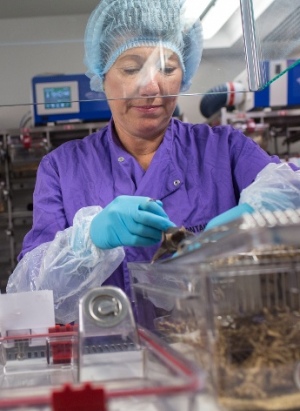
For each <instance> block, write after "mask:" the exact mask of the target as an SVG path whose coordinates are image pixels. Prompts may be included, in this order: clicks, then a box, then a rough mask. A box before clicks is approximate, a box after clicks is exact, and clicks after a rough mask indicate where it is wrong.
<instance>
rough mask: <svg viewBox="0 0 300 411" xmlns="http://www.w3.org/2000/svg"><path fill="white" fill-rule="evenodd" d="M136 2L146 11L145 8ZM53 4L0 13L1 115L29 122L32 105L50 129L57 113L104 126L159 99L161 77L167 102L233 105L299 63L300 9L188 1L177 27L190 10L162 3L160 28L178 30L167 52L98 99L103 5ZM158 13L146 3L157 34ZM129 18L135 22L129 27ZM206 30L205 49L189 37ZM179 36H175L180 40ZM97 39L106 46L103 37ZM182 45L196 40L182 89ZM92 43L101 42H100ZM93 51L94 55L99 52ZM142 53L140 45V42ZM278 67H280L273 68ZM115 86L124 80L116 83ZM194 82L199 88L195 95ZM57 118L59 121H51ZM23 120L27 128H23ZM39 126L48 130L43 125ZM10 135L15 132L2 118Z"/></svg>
mask: <svg viewBox="0 0 300 411" xmlns="http://www.w3.org/2000/svg"><path fill="white" fill-rule="evenodd" d="M156 1H158V0H156ZM135 2H136V3H135V4H137V3H138V2H139V0H135ZM44 3H45V2H39V1H38V0H29V1H28V2H27V3H26V6H25V5H24V6H23V3H22V6H20V4H19V2H18V1H17V0H12V1H10V2H1V3H0V23H1V24H0V52H1V61H0V69H1V77H0V107H3V108H5V107H10V106H13V107H23V108H22V110H21V109H16V110H17V111H19V112H20V111H22V112H23V114H24V115H25V113H26V106H27V105H28V106H30V107H28V110H27V111H34V114H35V115H36V116H38V120H39V119H40V117H41V118H42V121H41V123H42V124H44V123H49V122H52V121H55V114H56V113H60V114H64V113H65V114H66V118H67V119H68V120H80V121H93V120H95V118H94V117H95V112H97V113H99V112H101V115H100V117H98V118H97V120H100V121H102V120H107V119H108V118H109V117H110V111H109V108H108V104H107V99H109V100H114V99H116V100H119V99H120V98H122V99H126V98H132V97H136V96H140V95H141V94H142V93H144V94H145V93H146V96H148V95H153V94H156V93H157V90H155V82H154V81H153V80H154V79H155V78H156V76H157V75H158V74H159V73H163V75H161V79H160V85H161V87H160V88H161V90H160V91H159V93H160V95H162V96H174V98H175V97H176V96H177V95H180V96H181V97H182V98H189V99H190V101H192V100H191V97H192V96H193V97H195V96H203V95H204V94H206V95H207V94H218V93H223V94H224V93H226V94H227V95H230V94H232V92H233V91H234V92H235V94H240V95H242V94H245V92H249V91H255V90H259V89H262V88H264V87H265V86H266V85H267V84H269V83H270V82H272V81H274V80H275V79H277V78H278V77H279V76H281V75H282V73H284V72H286V71H287V70H288V69H290V68H292V67H293V66H295V65H297V64H298V61H299V38H300V33H299V29H298V24H297V21H298V20H297V16H298V14H299V10H300V6H298V5H297V4H298V2H297V1H294V0H213V1H212V0H184V2H183V5H182V6H181V11H180V16H179V17H180V18H178V19H177V20H178V21H177V22H176V18H175V17H174V16H176V5H178V4H179V3H182V1H179V0H168V1H167V2H162V4H163V7H165V9H164V10H163V12H162V15H163V16H164V18H163V19H160V15H158V16H156V20H157V21H159V22H161V21H164V22H168V18H169V19H170V21H172V24H168V25H167V29H168V30H167V31H166V32H161V34H160V37H159V38H160V39H161V45H160V46H158V47H156V48H153V49H151V52H149V50H148V54H147V53H146V55H144V56H143V57H142V58H141V59H140V60H139V62H136V61H133V60H132V59H134V58H135V57H132V58H131V57H130V58H129V59H128V60H127V61H126V60H125V61H122V60H121V63H122V64H121V66H120V65H119V66H117V69H118V70H117V72H118V73H120V72H121V71H122V70H123V77H120V79H119V82H120V83H121V85H120V84H119V85H118V87H116V85H115V84H113V83H112V86H111V87H110V88H109V87H108V85H107V89H106V90H105V92H106V93H104V92H102V91H99V90H98V91H97V88H96V91H95V90H94V91H93V90H91V89H90V79H89V78H88V77H87V76H86V74H85V73H86V72H87V66H86V64H85V63H84V57H85V47H84V43H85V42H84V36H85V30H86V26H87V22H88V20H89V17H90V15H91V13H92V12H93V10H94V9H95V8H96V7H97V6H98V4H99V0H88V1H85V2H81V1H73V2H71V4H70V2H67V1H66V0H62V1H58V0H54V2H52V3H51V7H50V6H49V4H47V3H45V4H44ZM154 3H155V4H156V2H153V1H148V2H144V3H143V4H144V5H145V4H147V7H148V8H149V12H148V17H149V21H150V22H151V24H152V22H153V21H155V19H154V16H153V14H152V11H153V10H152V7H153V5H154ZM109 4H112V3H111V2H109ZM122 4H123V3H122ZM126 4H127V3H126ZM135 9H138V8H137V7H135ZM124 10H125V9H124ZM170 10H171V12H170ZM120 12H123V8H122V10H120ZM124 13H125V12H124ZM172 13H173V14H172ZM119 14H120V13H119ZM135 16H138V17H137V18H136V26H137V27H140V26H141V24H140V23H142V22H143V21H141V19H139V17H140V15H139V13H138V12H136V14H135ZM125 17H126V13H125V14H124V19H125V21H126V18H125ZM173 17H174V18H173ZM177 17H178V13H177ZM220 17H221V18H220ZM199 20H201V24H202V37H203V38H202V40H201V36H200V35H199V32H197V30H194V32H193V34H192V35H190V36H189V34H188V33H190V28H191V27H193V25H195V24H196V23H197V22H198V21H199ZM97 21H98V20H97ZM144 23H145V24H146V23H147V21H144ZM121 26H122V27H121V30H120V32H119V35H120V36H121V37H122V38H123V39H124V38H125V40H126V41H127V42H128V41H129V40H130V38H129V37H130V36H129V37H128V33H129V32H131V31H132V28H133V25H132V24H129V25H127V26H126V25H125V24H122V25H121ZM151 28H152V29H153V27H151ZM169 29H170V30H169ZM171 29H172V30H173V33H171V34H170V32H171V31H172V30H171ZM174 29H175V30H174ZM91 31H93V30H91ZM93 33H94V37H95V41H96V44H97V42H98V37H99V35H98V33H97V30H94V32H93ZM176 33H177V34H176ZM177 35H179V37H180V36H183V38H184V39H185V40H187V41H186V43H185V44H186V46H185V48H184V49H183V51H182V52H180V53H181V54H180V53H179V54H180V55H181V58H182V60H183V62H184V64H185V74H184V81H183V82H181V81H180V80H179V81H174V80H176V79H177V80H178V77H180V71H181V69H180V70H178V69H177V68H178V66H179V67H181V64H180V62H178V60H176V59H175V60H172V58H171V57H170V55H168V53H167V51H166V47H165V46H167V45H168V46H169V47H171V50H173V49H176V47H177V43H176V42H177V40H176V39H175V38H177V37H176V36H177ZM120 36H119V37H120ZM119 37H118V38H119ZM87 38H88V39H91V37H90V36H88V37H87ZM139 38H140V37H139ZM145 39H146V40H147V41H148V37H147V36H146V37H144V40H143V41H145V42H146V43H147V41H146V40H145ZM125 40H124V41H125ZM126 41H125V42H126ZM201 41H203V52H202V57H201V63H200V65H199V68H198V69H195V71H193V67H194V66H195V64H196V66H197V58H199V52H198V51H197V50H198V46H199V44H200V43H201ZM112 42H113V40H112V38H110V37H109V36H108V39H107V40H106V39H105V41H104V44H106V45H108V46H109V48H112V49H116V48H118V47H117V46H120V45H116V44H115V43H113V46H112ZM189 43H191V47H189V46H188V45H189ZM91 44H93V47H94V43H91ZM135 44H137V45H140V43H139V41H137V43H135ZM143 44H144V43H143ZM121 46H122V45H121ZM93 47H92V51H91V53H90V58H91V60H92V63H93V64H92V65H95V64H96V66H97V64H98V62H99V61H98V60H99V59H98V57H97V56H98V54H97V53H98V51H99V50H98V49H97V48H96V49H94V48H93ZM89 50H90V49H89ZM167 50H168V49H167ZM173 51H174V50H173ZM175 54H176V53H175ZM95 56H96V57H97V58H96V57H95ZM176 56H177V54H176ZM108 57H111V56H108ZM95 58H96V63H95V61H94V59H95ZM97 59H98V60H97ZM270 60H271V61H272V62H274V64H273V63H272V64H270V65H268V64H266V61H267V62H269V61H270ZM118 61H119V60H118ZM125 63H126V64H125ZM246 69H248V73H247V70H246ZM134 71H137V72H134ZM125 72H126V73H125ZM115 73H116V72H115ZM125 74H126V75H125ZM127 77H129V78H130V82H129V81H128V79H127ZM113 79H114V80H115V81H116V80H117V77H116V76H115V74H113ZM94 80H95V79H94ZM133 80H134V81H133ZM95 82H96V83H97V79H96V80H95ZM189 82H191V85H190V87H189V88H188V87H187V85H188V84H189ZM149 84H150V87H149ZM232 84H234V90H232V88H231V87H232ZM130 85H131V86H130ZM153 87H154V88H153ZM156 87H157V86H156ZM141 89H142V91H141ZM193 101H194V100H193ZM193 104H194V103H193ZM198 112H199V110H198ZM47 116H49V121H45V120H44V119H45V118H46V117H47ZM18 120H20V121H21V118H18ZM35 125H41V124H39V123H38V121H37V122H36V124H35ZM14 126H15V125H13V127H14ZM17 126H18V125H17ZM0 127H1V128H7V127H11V125H7V124H6V121H5V119H4V121H2V118H1V117H0Z"/></svg>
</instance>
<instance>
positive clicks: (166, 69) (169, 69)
mask: <svg viewBox="0 0 300 411" xmlns="http://www.w3.org/2000/svg"><path fill="white" fill-rule="evenodd" d="M160 70H161V72H162V73H164V74H167V75H168V74H172V73H173V72H174V71H175V70H176V67H163V68H161V69H160Z"/></svg>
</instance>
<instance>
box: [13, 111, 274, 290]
mask: <svg viewBox="0 0 300 411" xmlns="http://www.w3.org/2000/svg"><path fill="white" fill-rule="evenodd" d="M270 162H275V163H280V160H279V158H278V157H276V156H269V155H268V154H267V153H266V152H265V151H264V150H263V149H261V148H260V147H259V145H258V144H256V143H255V142H254V141H253V140H252V139H251V138H248V137H246V136H244V135H243V134H242V133H241V132H240V131H238V130H235V129H234V128H232V127H231V126H217V127H213V128H211V127H210V126H208V125H206V124H189V123H183V122H181V121H179V120H177V119H174V118H173V119H172V120H171V121H170V124H169V127H168V129H167V131H166V133H165V136H164V139H163V141H162V143H161V145H160V146H159V148H158V150H157V152H156V153H155V155H154V157H153V160H152V162H151V164H150V166H149V168H148V169H147V170H146V171H145V170H143V169H142V168H141V166H140V165H139V164H138V162H137V161H136V160H135V159H134V157H133V156H132V155H130V154H129V153H127V152H126V151H125V150H124V148H123V147H122V145H121V144H120V143H119V141H118V139H117V138H116V135H115V133H114V127H113V122H110V123H109V124H108V126H106V127H104V128H103V129H101V130H99V131H97V132H96V133H94V134H92V135H90V136H88V137H86V138H84V139H82V140H72V141H69V142H67V143H64V144H62V145H61V146H59V147H58V148H56V149H55V150H53V151H52V152H51V153H49V154H47V155H46V156H45V157H44V158H43V159H42V161H41V163H40V165H39V169H38V172H37V180H36V187H35V191H34V210H33V227H32V229H31V230H30V231H29V233H28V234H27V235H26V236H25V238H24V242H23V248H22V251H21V253H20V255H19V259H21V258H22V257H23V255H24V254H25V253H26V252H28V251H30V250H32V249H33V248H35V247H37V246H38V245H39V244H41V243H44V242H47V241H52V240H53V239H54V236H55V234H56V232H57V231H60V230H64V229H65V228H67V227H69V226H71V225H72V221H73V217H74V215H75V213H76V212H77V211H78V210H79V209H80V208H82V207H86V206H92V205H100V206H101V207H105V206H106V205H107V204H108V203H110V202H111V201H112V200H113V199H114V198H115V197H117V196H119V195H124V194H125V195H137V196H147V197H151V198H155V199H159V200H161V201H162V202H163V205H164V209H165V211H166V213H167V214H168V216H169V217H170V219H171V220H172V221H173V222H174V223H175V224H176V225H177V226H182V225H183V226H184V227H186V228H187V229H188V230H191V231H193V232H195V233H199V232H201V231H202V230H203V229H204V228H205V226H206V224H207V223H208V221H209V220H210V219H212V218H213V217H215V216H217V215H218V214H220V213H222V212H224V211H226V210H228V209H230V208H232V207H234V206H235V205H237V203H238V201H239V195H240V192H241V191H242V190H243V189H244V188H246V187H247V186H248V185H249V184H251V183H252V182H253V180H254V179H255V177H256V175H257V174H258V172H259V171H261V170H262V169H263V168H264V167H265V166H266V165H267V164H268V163H270ZM157 248H158V245H157V246H154V247H145V248H143V247H125V253H126V257H125V259H124V261H123V263H122V264H121V265H120V266H119V268H118V269H117V270H116V271H115V272H114V273H113V274H112V275H111V276H110V277H109V279H108V280H107V281H106V282H105V284H106V285H108V284H109V285H115V286H117V287H121V288H122V289H123V290H125V292H126V293H127V294H128V295H130V279H129V274H128V270H127V262H133V261H150V260H151V258H152V256H153V254H154V252H155V251H156V249H157Z"/></svg>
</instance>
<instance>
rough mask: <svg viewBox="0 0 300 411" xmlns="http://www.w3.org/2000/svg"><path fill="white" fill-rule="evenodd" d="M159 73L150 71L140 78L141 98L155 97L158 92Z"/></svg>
mask: <svg viewBox="0 0 300 411" xmlns="http://www.w3.org/2000/svg"><path fill="white" fill-rule="evenodd" d="M159 81H160V80H159V72H158V71H157V70H154V69H153V70H151V71H150V72H148V73H147V74H145V73H144V75H143V76H142V77H141V79H140V81H139V94H140V95H141V96H155V95H157V94H158V93H159V91H160V86H159Z"/></svg>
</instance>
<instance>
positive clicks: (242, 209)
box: [204, 203, 255, 231]
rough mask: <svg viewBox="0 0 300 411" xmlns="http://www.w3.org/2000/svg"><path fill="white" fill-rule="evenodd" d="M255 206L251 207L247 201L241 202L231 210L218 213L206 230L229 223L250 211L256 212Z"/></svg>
mask: <svg viewBox="0 0 300 411" xmlns="http://www.w3.org/2000/svg"><path fill="white" fill-rule="evenodd" d="M254 211H255V210H254V208H253V207H251V206H250V205H249V204H247V203H243V204H239V205H237V206H235V207H233V208H230V209H229V210H227V211H225V212H224V213H222V214H219V215H217V216H216V217H214V218H212V219H211V220H210V221H209V222H208V223H207V226H206V227H205V230H204V231H206V230H210V229H211V228H215V227H217V226H219V225H222V224H226V223H229V222H230V221H233V220H235V219H236V218H239V217H241V216H242V215H243V214H246V213H249V214H252V213H253V212H254Z"/></svg>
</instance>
